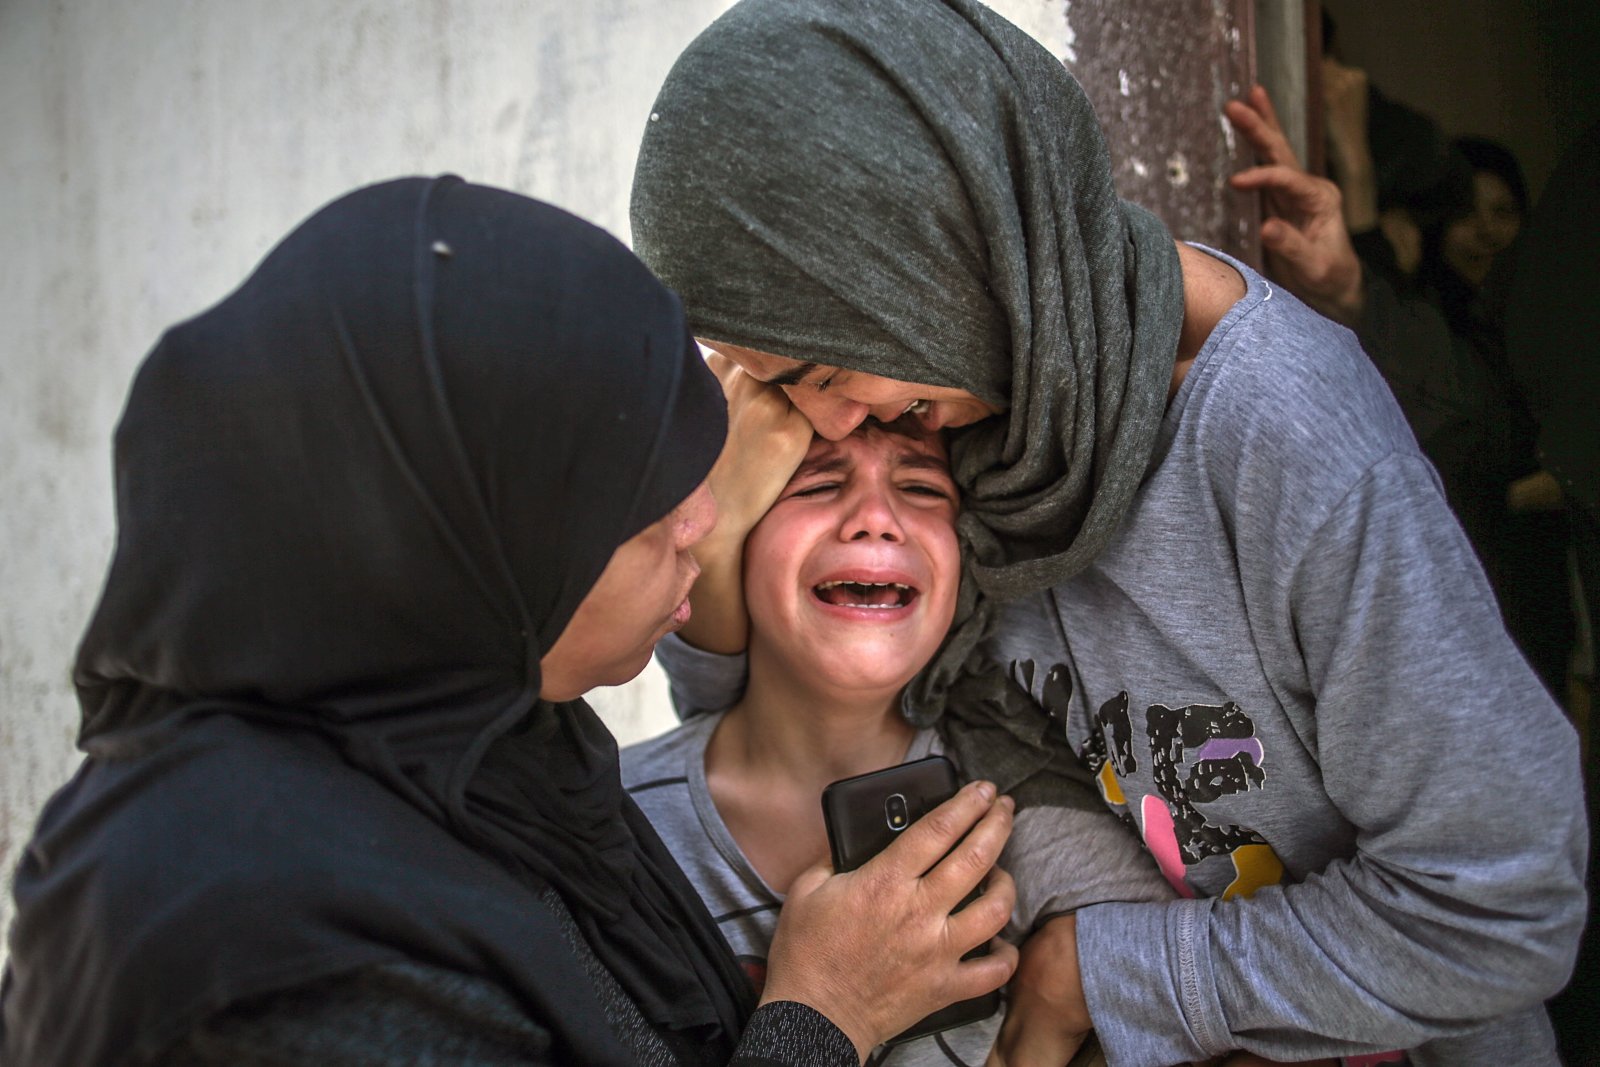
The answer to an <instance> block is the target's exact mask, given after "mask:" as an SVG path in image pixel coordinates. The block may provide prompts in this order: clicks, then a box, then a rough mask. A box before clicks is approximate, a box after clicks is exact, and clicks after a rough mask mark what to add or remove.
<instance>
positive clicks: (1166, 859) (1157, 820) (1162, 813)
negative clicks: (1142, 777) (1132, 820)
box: [1139, 793, 1194, 898]
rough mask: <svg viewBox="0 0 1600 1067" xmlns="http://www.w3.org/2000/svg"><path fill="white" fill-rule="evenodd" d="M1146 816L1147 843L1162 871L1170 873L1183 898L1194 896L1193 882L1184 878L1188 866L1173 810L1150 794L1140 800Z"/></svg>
mask: <svg viewBox="0 0 1600 1067" xmlns="http://www.w3.org/2000/svg"><path fill="white" fill-rule="evenodd" d="M1139 813H1140V814H1141V815H1142V816H1144V818H1143V819H1142V820H1141V821H1142V822H1143V823H1144V843H1145V847H1147V848H1148V849H1149V850H1150V855H1152V856H1154V857H1155V858H1156V866H1157V867H1160V868H1161V873H1162V874H1164V875H1166V878H1167V881H1169V882H1171V883H1172V888H1173V889H1175V890H1177V891H1178V895H1179V896H1180V897H1190V898H1192V897H1193V896H1194V890H1193V889H1190V888H1189V883H1187V882H1185V881H1184V880H1183V876H1184V874H1185V873H1186V869H1185V868H1184V865H1183V857H1182V856H1181V855H1179V854H1178V834H1177V832H1176V830H1175V829H1174V828H1173V822H1172V812H1170V811H1168V810H1167V805H1166V802H1165V801H1163V800H1162V799H1161V798H1160V797H1158V796H1156V795H1154V794H1152V793H1146V794H1145V797H1144V800H1143V801H1142V802H1141V803H1140V812H1139Z"/></svg>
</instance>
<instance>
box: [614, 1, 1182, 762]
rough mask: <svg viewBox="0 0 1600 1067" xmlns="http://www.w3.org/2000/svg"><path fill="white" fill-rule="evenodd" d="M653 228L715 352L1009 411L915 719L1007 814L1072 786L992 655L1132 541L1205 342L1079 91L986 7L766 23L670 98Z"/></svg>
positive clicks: (967, 499)
mask: <svg viewBox="0 0 1600 1067" xmlns="http://www.w3.org/2000/svg"><path fill="white" fill-rule="evenodd" d="M632 221H633V233H634V240H635V245H636V248H637V250H638V252H639V254H640V255H641V256H642V257H643V258H644V260H645V261H646V262H647V263H648V264H649V265H650V266H651V267H652V268H653V269H654V270H655V271H656V273H657V274H659V275H660V276H661V277H662V279H663V280H665V281H666V282H667V284H668V285H670V286H671V287H673V288H674V289H676V290H677V291H678V292H679V293H680V294H681V295H682V297H683V299H684V302H685V304H686V305H687V308H688V311H689V318H690V323H691V326H692V327H693V329H694V332H695V333H696V334H697V335H699V336H700V337H703V338H706V339H710V340H719V341H726V342H729V343H732V344H736V345H741V346H744V347H747V348H753V349H758V350H761V351H766V352H772V353H775V354H778V355H782V356H788V357H790V358H793V359H799V360H809V361H813V362H816V363H820V364H826V365H830V366H839V367H845V368H850V369H853V370H858V371H863V372H866V373H870V374H875V375H881V376H883V377H888V378H895V379H899V380H903V381H911V382H919V383H926V384H930V385H941V386H953V387H956V388H961V389H965V390H967V391H969V392H971V393H972V394H974V395H975V396H977V397H979V398H980V399H983V400H985V401H988V402H990V403H992V404H995V405H997V406H999V407H1002V408H1004V409H1005V410H1006V412H1007V414H1006V415H1005V416H1003V417H1000V418H993V419H989V420H986V421H985V422H983V423H980V424H978V425H976V426H974V427H972V428H970V429H968V430H965V431H961V432H958V433H957V434H956V435H955V436H954V440H953V442H952V466H953V468H954V474H955V477H956V481H957V483H958V484H959V485H960V486H961V489H962V493H963V505H964V509H963V513H962V516H961V519H960V527H959V529H960V535H961V541H962V546H963V553H962V556H963V561H964V566H963V581H962V595H961V599H960V604H959V607H958V609H957V616H956V624H955V626H954V627H953V628H952V630H951V633H950V636H949V638H948V639H947V640H946V642H945V645H944V647H943V648H942V649H941V651H940V653H939V655H938V656H937V657H936V659H935V660H934V662H933V663H932V664H930V665H929V667H928V668H927V669H926V670H925V671H924V672H923V673H922V675H921V676H919V677H918V679H917V680H916V681H915V682H914V683H913V685H912V686H911V687H910V689H909V690H908V692H907V700H906V708H907V714H908V715H909V716H910V717H911V718H912V719H913V721H915V722H919V723H928V722H932V721H935V720H938V719H939V718H940V717H941V716H944V719H945V721H944V722H943V723H941V728H942V729H943V730H944V731H945V733H946V736H947V738H949V739H950V740H951V741H952V743H953V745H954V747H955V748H956V749H957V754H958V756H961V757H963V765H964V766H965V767H966V768H967V769H968V770H969V772H973V773H980V774H984V775H985V776H988V777H992V778H995V779H996V780H997V781H998V782H999V783H1000V784H1001V786H1002V787H1004V788H1009V787H1012V786H1014V785H1015V784H1016V783H1018V782H1020V781H1022V780H1023V779H1024V778H1027V777H1029V776H1030V775H1032V774H1033V773H1034V772H1035V771H1038V770H1039V769H1041V768H1042V767H1043V766H1044V765H1045V763H1046V762H1054V760H1055V758H1056V757H1058V756H1059V755H1060V753H1054V754H1052V751H1051V750H1052V749H1053V748H1055V747H1057V746H1056V745H1055V744H1053V743H1052V742H1055V741H1058V740H1059V739H1058V738H1054V737H1051V736H1047V734H1052V733H1053V732H1052V731H1048V730H1047V729H1046V722H1047V720H1046V719H1045V717H1044V716H1041V715H1038V714H1037V713H1032V714H1022V713H1021V711H1020V709H1019V706H1018V700H1017V697H1018V694H1017V692H1016V688H1017V687H1016V686H1015V685H1014V684H1013V683H1009V682H1008V680H1006V679H1004V678H1003V677H997V676H998V675H999V674H1000V672H998V671H995V670H992V669H986V668H985V667H984V666H983V663H982V660H981V658H980V657H979V656H977V655H975V650H976V649H977V646H978V644H979V643H980V642H981V641H982V639H983V638H984V636H985V635H986V633H987V632H988V630H989V629H990V627H991V626H992V619H993V614H994V611H993V605H994V602H996V601H998V600H1005V599H1008V598H1013V597H1017V596H1021V595H1024V594H1026V593H1029V592H1032V591H1036V590H1040V589H1045V588H1048V587H1050V586H1053V585H1056V584H1058V583H1060V582H1064V581H1066V580H1067V579H1069V578H1071V577H1072V576H1073V575H1075V574H1077V573H1079V572H1080V571H1082V570H1083V568H1084V567H1085V566H1087V565H1088V563H1089V562H1090V561H1091V560H1092V559H1093V558H1094V556H1095V555H1096V554H1097V553H1098V552H1099V551H1100V550H1101V549H1102V548H1104V547H1105V545H1106V544H1107V543H1108V541H1109V540H1110V539H1111V537H1112V535H1113V534H1114V533H1115V531H1116V529H1117V526H1118V524H1119V523H1120V522H1121V520H1122V517H1123V515H1124V513H1125V512H1126V511H1127V508H1128V505H1129V503H1130V501H1131V500H1132V498H1133V495H1134V492H1135V491H1136V490H1137V488H1138V486H1139V482H1140V480H1141V479H1142V477H1143V475H1144V472H1145V469H1146V467H1147V465H1148V463H1149V460H1150V455H1151V450H1152V448H1153V445H1154V441H1155V437H1156V432H1157V429H1158V428H1159V425H1160V421H1161V416H1162V411H1163V409H1164V406H1165V403H1166V391H1167V386H1168V383H1169V381H1170V379H1171V373H1172V367H1173V361H1174V358H1175V356H1176V352H1177V345H1178V334H1179V329H1180V326H1181V323H1182V317H1183V281H1182V275H1181V272H1180V269H1179V265H1178V257H1177V251H1176V249H1175V248H1174V246H1173V242H1172V238H1171V237H1170V236H1169V235H1168V233H1167V231H1166V229H1165V228H1164V227H1163V226H1162V225H1161V223H1160V222H1159V221H1157V220H1156V219H1155V217H1154V216H1152V215H1150V214H1149V213H1148V212H1146V211H1144V210H1143V209H1141V208H1139V207H1137V206H1135V205H1133V204H1129V203H1127V202H1125V201H1122V200H1120V199H1118V197H1117V194H1116V190H1115V189H1114V188H1113V186H1112V182H1111V165H1110V159H1109V157H1108V155H1107V152H1106V148H1105V142H1104V140H1103V138H1102V136H1101V133H1100V128H1099V126H1098V124H1097V123H1096V121H1095V118H1094V114H1093V112H1092V110H1091V109H1090V106H1089V102H1088V100H1087V99H1086V98H1085V97H1084V94H1083V91H1082V89H1081V88H1080V87H1079V86H1078V83H1077V82H1076V81H1075V80H1074V79H1073V78H1072V76H1071V75H1070V74H1068V73H1067V71H1066V70H1065V69H1064V68H1063V67H1062V65H1061V64H1060V63H1059V62H1058V61H1057V60H1056V59H1055V58H1054V57H1053V56H1051V55H1050V54H1049V53H1048V52H1047V51H1046V50H1045V49H1044V48H1042V47H1041V46H1040V45H1039V44H1037V43H1036V42H1035V41H1034V40H1033V39H1032V38H1030V37H1028V36H1027V35H1026V34H1025V33H1023V32H1022V31H1021V30H1019V29H1017V28H1016V27H1014V26H1012V25H1011V24H1010V23H1008V22H1006V21H1005V20H1004V19H1002V18H1000V17H999V16H997V15H996V14H994V13H993V12H992V11H990V10H989V9H988V8H986V7H984V6H983V5H982V4H980V3H977V2H976V0H744V2H742V3H740V4H737V5H736V6H735V7H734V8H733V9H732V10H730V11H729V12H728V13H727V14H725V15H724V16H723V17H722V18H721V19H719V20H717V22H715V23H714V24H713V25H712V26H711V27H710V28H708V29H707V30H706V31H705V32H704V33H702V34H701V35H700V37H699V38H697V39H696V40H695V41H694V42H693V43H692V44H691V45H690V46H689V48H688V50H687V51H685V52H684V54H683V55H682V56H681V57H680V58H679V59H678V62H677V64H676V65H675V66H674V67H673V69H672V72H671V73H670V74H669V75H668V77H667V81H666V84H665V85H664V86H663V87H662V90H661V94H660V96H659V97H658V99H657V101H656V105H655V108H654V110H653V112H652V114H651V115H650V120H649V122H648V124H647V126H646V130H645V136H644V143H643V146H642V148H641V150H640V155H639V163H638V169H637V171H636V173H635V178H634V187H633V210H632ZM956 685H959V689H952V686H956ZM983 705H987V708H984V707H982V706H983ZM947 711H948V714H946V713H947ZM952 719H955V720H958V721H952ZM964 738H965V739H973V740H970V743H969V742H968V741H965V740H964ZM963 750H965V751H963Z"/></svg>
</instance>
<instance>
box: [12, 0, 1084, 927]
mask: <svg viewBox="0 0 1600 1067" xmlns="http://www.w3.org/2000/svg"><path fill="white" fill-rule="evenodd" d="M730 3H731V0H273V2H270V3H260V2H254V0H209V2H208V0H117V2H115V3H107V2H91V0H76V2H75V0H0V190H3V191H4V192H3V195H0V871H3V872H4V874H3V875H0V879H3V882H4V885H5V887H6V891H5V893H4V896H3V899H0V926H4V925H8V924H9V916H10V912H11V899H10V893H9V883H10V872H11V871H12V870H13V868H14V867H15V865H16V862H17V860H18V850H19V849H20V848H21V846H22V844H23V843H24V842H25V841H26V840H27V838H28V836H29V834H30V833H31V830H32V826H33V822H34V819H35V816H36V813H37V811H38V809H39V807H40V805H41V804H42V803H43V802H44V800H45V798H46V797H47V796H48V795H49V793H50V792H51V791H52V790H54V789H55V788H56V787H57V786H58V785H60V784H61V782H63V781H64V780H65V779H66V777H67V776H68V775H69V774H70V773H71V771H72V768H73V766H74V765H75V763H76V755H75V753H74V748H73V737H74V734H75V732H76V728H77V709H76V705H75V703H74V700H73V697H72V691H71V687H70V684H69V682H68V670H69V667H70V664H71V661H72V654H73V650H74V647H75V644H76V642H77V639H78V635H79V632H80V631H81V630H82V628H83V626H84V624H85V622H86V621H87V619H88V616H89V613H90V611H91V610H92V608H93V604H94V599H95V596H96V595H97V593H98V591H99V587H100V582H101V580H102V577H103V574H104V569H105V566H106V562H107V560H108V558H109V554H110V550H111V544H112V534H113V517H112V492H111V431H112V429H113V427H114V425H115V423H116V419H117V415H118V413H119V411H120V408H121V404H122V399H123V395H124V393H125V390H126V388H127V384H128V380H129V378H130V376H131V374H132V372H133V369H134V367H135V366H136V364H137V363H138V361H139V359H140V358H141V357H142V356H143V355H144V353H145V351H146V350H147V349H148V347H149V346H150V345H151V344H152V343H153V342H154V341H155V339H156V337H157V336H158V334H159V333H160V331H161V330H162V328H164V327H165V326H167V325H168V324H170V323H172V322H175V321H178V320H180V319H182V318H186V317H188V316H190V315H192V314H194V313H196V312H198V311H200V310H202V309H203V308H205V307H207V306H209V305H210V304H211V303H213V302H215V301H216V300H217V299H219V298H220V297H222V296H223V295H224V294H226V293H227V292H228V291H229V290H230V289H232V288H233V286H235V285H236V284H237V283H238V282H240V281H241V280H243V278H244V276H245V275H246V274H247V273H248V272H249V270H250V269H251V268H252V267H253V266H254V264H255V263H256V262H257V261H258V260H259V259H260V257H261V256H262V255H263V254H264V253H265V252H266V251H267V249H268V248H269V247H270V246H271V245H272V243H273V242H274V241H276V240H277V238H279V237H280V236H282V235H283V234H284V233H286V232H287V231H288V230H289V229H290V228H292V227H293V226H294V224H295V223H296V222H298V221H299V220H300V219H302V218H304V217H305V216H306V215H307V214H309V213H310V212H312V211H313V210H315V209H316V208H317V207H319V206H320V205H322V204H323V203H325V202H327V201H328V200H330V199H332V198H333V197H335V196H337V195H339V194H341V193H343V192H345V191H346V190H348V189H351V188H354V187H356V186H358V185H362V184H365V183H368V182H371V181H376V180H379V179H383V178H389V177H394V176H398V175H403V174H416V173H423V174H431V173H439V172H444V171H451V172H455V173H458V174H461V175H462V176H464V177H467V178H469V179H471V180H474V181H479V182H484V183H488V184H493V185H502V186H506V187H508V188H511V189H515V190H518V191H520V192H524V193H527V194H530V195H533V196H537V197H540V198H542V199H546V200H550V201H553V202H555V203H557V204H559V205H561V206H563V207H566V208H568V209H570V210H572V211H574V212H576V213H578V214H580V215H583V216H585V217H587V218H589V219H592V220H594V221H595V222H598V223H599V224H601V225H602V226H605V227H607V228H608V229H610V230H611V231H612V232H614V233H617V234H619V235H621V236H623V237H624V238H626V236H627V233H626V227H627V194H628V185H629V180H630V175H631V173H632V168H633V160H634V155H635V151H636V148H637V144H638V137H639V132H640V130H641V129H642V126H643V123H644V121H645V117H646V116H647V115H648V113H649V107H650V103H651V101H652V99H653V98H654V96H655V91H656V88H657V86H658V85H659V84H660V82H661V80H662V78H663V77H664V76H665V75H666V71H667V68H668V67H669V66H670V65H671V62H672V60H673V58H674V57H675V56H676V55H677V54H678V52H679V51H680V50H681V49H682V47H683V46H684V45H685V44H687V43H688V41H689V40H690V39H691V38H692V37H693V36H694V34H695V33H696V32H698V31H699V29H700V28H701V27H703V26H704V25H705V24H706V23H708V22H710V21H711V20H712V19H713V18H714V17H715V16H716V15H717V14H719V13H720V12H721V11H722V10H724V9H725V8H727V7H728V6H729V5H730ZM996 6H997V7H999V8H1000V9H1001V10H1002V11H1004V12H1006V13H1007V14H1008V15H1010V16H1011V17H1012V18H1014V19H1016V20H1017V21H1018V22H1019V23H1021V24H1023V25H1024V26H1026V27H1028V28H1029V29H1030V30H1032V31H1034V32H1036V33H1037V34H1039V35H1040V36H1041V37H1044V38H1045V39H1046V40H1047V43H1049V44H1050V45H1051V47H1052V49H1053V50H1054V51H1055V52H1056V53H1057V54H1058V55H1061V54H1063V53H1064V52H1065V50H1066V49H1067V47H1068V36H1067V34H1068V32H1069V31H1068V30H1067V26H1066V20H1065V8H1066V4H1065V2H1064V0H1005V2H1001V3H997V4H996ZM595 703H596V705H597V706H598V707H599V708H600V709H601V712H602V714H603V715H604V716H605V717H606V719H607V721H608V722H610V723H611V725H612V726H613V728H614V729H615V730H616V732H617V734H618V736H619V737H620V738H621V739H623V740H624V741H626V740H631V739H636V738H639V737H644V736H649V735H650V734H651V733H654V732H656V731H658V730H660V729H662V728H664V727H665V726H666V725H667V724H668V723H669V722H670V721H671V715H670V712H669V710H668V709H667V707H666V697H665V686H664V682H663V680H662V679H661V677H660V674H659V672H658V671H657V669H656V668H655V667H654V666H652V667H651V668H650V669H649V671H647V673H646V675H645V676H644V677H643V678H642V679H641V680H640V681H638V682H635V683H634V684H633V685H631V686H628V687H624V688H623V689H620V690H612V691H607V692H602V693H600V694H598V695H597V697H596V699H595Z"/></svg>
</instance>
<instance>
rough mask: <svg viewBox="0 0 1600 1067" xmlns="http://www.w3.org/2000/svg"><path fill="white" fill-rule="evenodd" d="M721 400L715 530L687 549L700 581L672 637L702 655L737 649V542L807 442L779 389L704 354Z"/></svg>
mask: <svg viewBox="0 0 1600 1067" xmlns="http://www.w3.org/2000/svg"><path fill="white" fill-rule="evenodd" d="M706 365H707V366H708V367H710V368H711V371H712V373H714V374H715V375H716V376H717V380H718V381H720V382H721V383H722V391H723V394H724V395H725V396H726V397H727V398H728V440H727V441H726V442H725V443H724V444H723V446H722V454H721V455H720V456H719V457H718V458H717V462H716V465H715V466H713V467H712V468H711V478H710V482H711V495H712V496H714V497H715V498H716V500H717V525H716V527H715V528H714V529H713V530H712V531H711V533H710V534H709V535H708V536H707V537H706V539H705V540H704V541H702V542H700V544H699V545H697V546H696V547H695V550H694V555H695V559H696V561H697V562H699V564H700V577H699V579H698V580H697V581H696V582H695V584H694V589H693V590H692V591H691V592H690V594H689V604H690V607H691V608H692V609H693V613H692V614H691V616H690V618H689V622H688V623H687V624H686V625H685V626H684V627H683V629H682V630H681V631H680V635H681V636H682V637H683V639H684V640H685V641H687V642H688V643H689V644H691V645H693V646H695V647H696V648H701V649H705V650H706V651H708V652H722V653H731V652H742V651H744V648H745V645H746V644H748V643H749V632H750V622H749V617H748V615H747V614H746V613H745V607H744V584H743V580H742V577H743V576H742V566H743V562H744V541H745V537H746V536H748V535H749V533H750V530H751V528H752V527H754V526H755V524H756V523H758V522H760V521H761V517H762V516H763V515H765V514H766V513H767V509H768V508H770V507H772V504H773V501H775V500H777V499H778V494H779V493H781V492H782V491H783V487H784V486H785V485H787V484H788V483H789V478H790V476H791V475H793V474H794V471H795V468H796V467H798V466H799V465H800V461H801V460H802V459H804V458H805V455H806V449H807V448H809V447H810V445H811V437H812V430H811V424H810V423H809V422H807V421H806V417H805V416H804V415H802V414H800V412H799V411H797V410H795V408H794V406H793V405H791V404H790V403H789V398H788V397H786V396H784V395H783V390H782V389H776V388H773V387H772V386H770V385H766V384H764V383H763V382H760V381H758V380H756V379H755V378H752V377H750V375H748V374H746V373H745V372H744V371H742V370H740V369H739V366H738V364H736V363H734V362H733V361H732V360H731V359H728V358H727V357H726V356H722V355H718V354H716V353H713V354H711V355H710V356H708V357H706Z"/></svg>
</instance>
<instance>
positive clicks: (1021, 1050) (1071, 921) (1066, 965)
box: [985, 915, 1092, 1067]
mask: <svg viewBox="0 0 1600 1067" xmlns="http://www.w3.org/2000/svg"><path fill="white" fill-rule="evenodd" d="M1091 1025H1092V1024H1091V1023H1090V1021H1089V1005H1088V1004H1087V1003H1086V1002H1085V1000H1084V997H1083V981H1082V978H1081V977H1080V975H1079V973H1078V927H1077V917H1076V916H1072V915H1062V916H1059V917H1058V918H1055V919H1051V920H1050V921H1049V922H1047V923H1045V924H1044V925H1043V926H1041V927H1040V928H1039V929H1037V930H1035V931H1034V932H1033V934H1032V935H1031V936H1029V938H1028V940H1027V941H1026V942H1024V943H1023V946H1022V957H1021V961H1020V962H1019V963H1018V964H1017V973H1016V975H1015V977H1013V978H1012V979H1011V993H1010V999H1009V1005H1008V1007H1007V1008H1006V1018H1005V1022H1004V1023H1002V1024H1001V1026H1000V1036H999V1037H998V1038H997V1039H996V1040H995V1045H994V1049H993V1050H992V1051H991V1052H990V1053H989V1059H988V1061H987V1062H986V1064H985V1067H1061V1065H1062V1064H1064V1063H1066V1062H1067V1061H1068V1060H1070V1059H1072V1057H1073V1055H1074V1054H1076V1053H1077V1051H1078V1046H1079V1045H1081V1044H1083V1040H1084V1038H1085V1037H1087V1036H1088V1034H1089V1030H1090V1028H1091Z"/></svg>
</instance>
